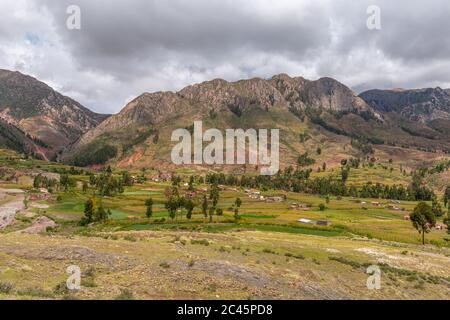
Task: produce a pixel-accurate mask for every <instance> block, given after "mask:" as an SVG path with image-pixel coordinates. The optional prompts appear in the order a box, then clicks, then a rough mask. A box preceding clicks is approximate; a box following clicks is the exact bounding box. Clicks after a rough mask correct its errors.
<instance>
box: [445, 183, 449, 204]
mask: <svg viewBox="0 0 450 320" xmlns="http://www.w3.org/2000/svg"><path fill="white" fill-rule="evenodd" d="M449 202H450V186H447V188H445V192H444V207H446V206H447V205H448V204H449ZM449 207H450V206H449Z"/></svg>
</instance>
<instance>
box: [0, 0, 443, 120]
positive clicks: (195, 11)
mask: <svg viewBox="0 0 450 320" xmlns="http://www.w3.org/2000/svg"><path fill="white" fill-rule="evenodd" d="M71 4H77V5H79V6H80V7H81V13H82V29H81V30H79V31H71V30H68V29H67V28H66V18H67V14H66V8H67V7H68V6H69V5H71ZM371 4H375V5H378V6H380V8H381V18H382V29H381V30H379V31H370V30H368V29H367V27H366V19H367V17H368V16H367V14H366V9H367V7H368V6H369V5H371ZM0 12H2V19H0V59H1V60H0V67H3V68H12V69H19V70H20V71H23V72H25V73H30V74H32V75H34V76H36V77H38V78H39V79H42V80H43V81H46V82H48V83H49V84H50V85H52V86H54V87H55V88H56V89H58V90H60V91H62V92H63V93H65V94H68V95H70V96H72V97H74V98H75V99H77V100H79V101H80V102H82V103H83V104H85V105H86V106H88V107H90V108H93V109H95V110H96V111H102V112H117V111H119V110H120V108H121V107H123V105H124V104H125V103H126V101H127V100H130V99H131V98H133V97H135V96H136V95H139V94H140V93H142V92H145V91H156V90H178V89H181V88H182V87H184V86H186V85H188V84H192V83H194V82H199V81H204V80H208V79H212V78H217V77H220V78H224V79H227V80H237V79H241V78H247V77H254V76H259V77H270V76H272V75H274V74H277V73H281V72H284V73H288V74H290V75H293V76H294V75H295V76H297V75H302V76H304V77H306V78H318V77H321V76H331V77H334V78H336V79H338V80H340V81H342V82H343V83H345V84H347V85H349V86H351V87H352V88H353V89H354V90H357V91H361V90H364V89H368V88H374V87H380V88H390V87H425V86H442V87H450V34H449V33H448V32H446V31H447V30H449V29H450V21H449V19H448V17H449V14H450V3H449V2H448V1H447V0H435V1H433V2H430V3H425V2H423V1H421V0H416V1H406V0H399V1H396V2H395V3H393V1H387V0H378V1H376V0H370V1H369V0H361V1H357V2H356V1H350V0H322V1H313V0H292V1H287V0H286V1H282V0H280V1H277V2H273V1H269V0H247V1H241V0H228V1H224V0H189V1H183V0H115V1H107V0H96V1H88V0H76V1H74V0H70V1H69V0H60V1H50V0H36V1H34V2H30V1H26V0H18V1H16V2H8V3H7V2H6V1H3V2H1V3H0ZM5 13H8V14H5ZM3 15H4V17H3Z"/></svg>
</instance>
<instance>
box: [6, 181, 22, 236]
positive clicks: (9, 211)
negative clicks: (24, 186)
mask: <svg viewBox="0 0 450 320" xmlns="http://www.w3.org/2000/svg"><path fill="white" fill-rule="evenodd" d="M0 194H1V195H2V196H3V195H6V194H13V196H14V199H13V200H12V201H9V202H8V203H6V204H3V205H0V230H3V229H4V228H6V227H7V226H8V225H10V224H11V223H12V222H13V221H14V217H15V216H16V213H17V212H18V211H20V210H23V209H24V204H23V200H24V199H25V195H24V194H23V193H20V192H19V190H7V189H0ZM2 196H0V198H2Z"/></svg>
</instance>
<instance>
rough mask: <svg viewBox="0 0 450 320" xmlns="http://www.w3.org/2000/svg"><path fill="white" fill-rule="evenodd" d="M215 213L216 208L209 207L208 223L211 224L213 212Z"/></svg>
mask: <svg viewBox="0 0 450 320" xmlns="http://www.w3.org/2000/svg"><path fill="white" fill-rule="evenodd" d="M215 211H216V208H215V207H213V206H211V207H210V208H209V222H210V223H212V222H213V216H214V212H215Z"/></svg>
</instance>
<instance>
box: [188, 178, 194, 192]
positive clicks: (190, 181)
mask: <svg viewBox="0 0 450 320" xmlns="http://www.w3.org/2000/svg"><path fill="white" fill-rule="evenodd" d="M188 190H189V191H191V192H194V191H195V187H194V176H190V177H189V187H188Z"/></svg>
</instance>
